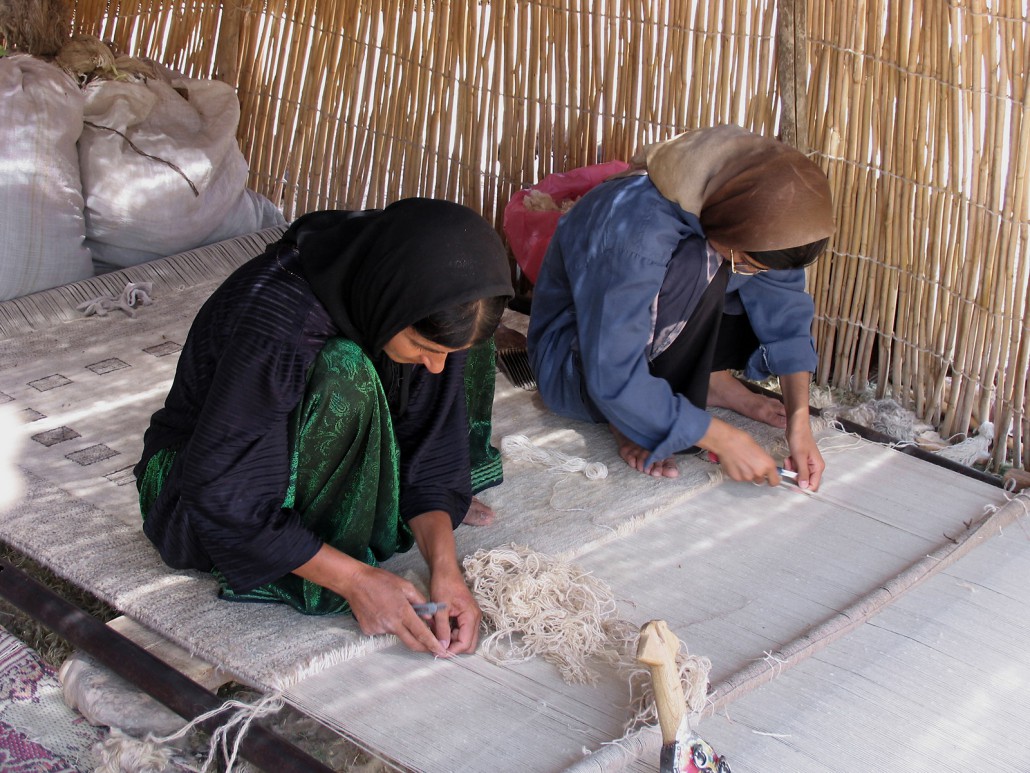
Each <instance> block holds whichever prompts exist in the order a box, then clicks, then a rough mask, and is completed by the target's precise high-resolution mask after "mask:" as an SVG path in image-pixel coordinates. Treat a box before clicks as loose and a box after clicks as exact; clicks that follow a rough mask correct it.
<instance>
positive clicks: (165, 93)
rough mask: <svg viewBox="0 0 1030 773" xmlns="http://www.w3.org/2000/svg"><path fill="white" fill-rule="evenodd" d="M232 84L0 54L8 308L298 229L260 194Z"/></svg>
mask: <svg viewBox="0 0 1030 773" xmlns="http://www.w3.org/2000/svg"><path fill="white" fill-rule="evenodd" d="M239 114H240V113H239V103H238V101H237V99H236V94H235V91H234V90H233V89H232V87H231V86H229V85H227V84H225V83H221V82H218V81H209V80H200V79H190V78H184V77H182V76H180V75H178V74H176V73H172V72H170V71H167V70H165V69H164V68H162V67H160V66H155V65H153V64H152V63H149V62H145V61H142V60H138V59H131V58H129V57H124V56H116V55H115V54H114V53H113V52H112V51H111V50H110V48H109V47H108V46H106V45H104V44H103V43H102V42H101V41H99V40H97V39H96V38H90V37H88V36H77V37H75V38H71V39H68V40H66V42H65V44H64V46H63V48H62V49H61V51H59V52H58V54H57V56H56V58H55V59H54V61H44V59H42V58H37V57H34V56H29V55H24V54H18V55H13V56H7V57H0V168H3V169H4V170H5V173H4V174H3V175H0V230H2V231H3V233H4V235H5V243H4V245H3V247H2V248H0V250H2V253H0V258H2V259H0V300H6V299H8V298H13V297H17V296H19V295H25V294H27V293H31V292H35V291H37V290H43V289H47V288H49V287H54V286H57V285H60V284H65V283H67V282H72V281H76V280H79V279H83V278H86V277H88V276H91V275H92V274H93V273H94V269H96V270H98V271H104V270H110V269H112V268H118V267H124V266H130V265H135V264H137V263H142V262H144V261H147V260H151V259H154V258H158V257H162V256H164V255H170V254H174V253H177V252H183V251H186V250H189V249H193V248H196V247H200V246H203V245H205V244H210V243H212V242H216V241H220V240H222V239H228V238H231V237H234V236H238V235H240V234H244V233H251V232H253V231H258V230H261V229H263V228H267V227H270V226H274V225H284V224H285V220H284V218H283V216H282V214H281V213H280V212H279V210H278V209H277V208H276V207H275V206H274V205H273V204H272V203H271V202H270V201H268V200H267V199H265V198H264V197H262V196H260V195H258V194H256V193H254V192H253V191H250V190H247V188H246V181H247V175H248V168H247V162H246V160H245V159H244V158H243V154H242V153H241V152H240V149H239V145H238V144H237V142H236V137H235V133H236V128H237V124H238V122H239Z"/></svg>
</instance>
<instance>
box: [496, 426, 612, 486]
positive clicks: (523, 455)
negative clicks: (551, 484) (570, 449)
mask: <svg viewBox="0 0 1030 773" xmlns="http://www.w3.org/2000/svg"><path fill="white" fill-rule="evenodd" d="M501 453H502V454H504V455H505V456H507V457H508V458H509V459H511V460H513V461H516V462H532V463H533V464H539V465H541V466H542V467H546V468H548V469H549V470H550V471H551V472H582V473H583V475H584V477H586V479H587V480H600V479H601V478H607V477H608V467H607V466H606V465H605V464H603V463H602V462H588V461H587V460H586V459H580V458H579V457H578V456H569V455H568V454H563V453H562V452H561V451H549V450H547V449H546V448H540V446H538V445H535V444H534V443H533V442H532V441H531V440H530V439H529V438H528V437H526V436H525V435H507V436H505V437H503V438H501Z"/></svg>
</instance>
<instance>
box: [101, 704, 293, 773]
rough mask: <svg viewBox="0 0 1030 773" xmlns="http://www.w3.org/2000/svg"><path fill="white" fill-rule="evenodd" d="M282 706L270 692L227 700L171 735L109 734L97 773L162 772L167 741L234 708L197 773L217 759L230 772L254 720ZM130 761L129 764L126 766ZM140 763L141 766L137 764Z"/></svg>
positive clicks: (209, 766)
mask: <svg viewBox="0 0 1030 773" xmlns="http://www.w3.org/2000/svg"><path fill="white" fill-rule="evenodd" d="M283 705H284V701H283V697H282V694H281V693H269V694H267V695H265V696H264V697H262V698H261V699H260V700H258V701H257V702H255V703H252V704H248V703H243V702H241V701H237V700H228V701H226V702H225V703H223V704H222V705H221V706H219V707H218V708H216V709H212V710H211V711H208V712H206V713H204V714H201V715H200V716H198V717H196V718H195V719H194V720H193V721H192V722H190V723H189V724H187V725H186V726H184V727H183V728H182V729H181V730H179V731H178V732H176V733H173V734H172V735H166V736H164V737H161V738H155V737H154V736H152V735H148V736H147V737H146V738H145V739H143V740H138V739H135V738H133V737H132V736H128V735H125V734H124V733H117V734H114V733H112V735H111V737H109V738H108V740H107V741H105V742H104V744H103V745H102V747H101V748H100V749H98V752H99V753H100V756H101V758H102V762H101V766H100V767H99V768H98V773H101V772H103V773H108V772H109V773H115V772H116V771H121V770H140V771H148V772H149V771H151V770H153V771H155V772H156V771H161V770H164V768H163V767H161V766H162V764H164V763H166V762H167V761H168V759H169V757H170V752H169V750H168V748H167V746H168V744H169V743H170V742H172V741H176V740H178V739H180V738H185V737H186V735H187V734H188V733H190V732H191V731H193V730H194V729H196V728H198V727H200V725H201V723H202V722H204V721H206V720H208V719H211V718H213V717H216V716H218V715H219V714H221V713H222V712H223V711H229V710H231V709H235V710H236V711H235V713H234V714H233V715H232V716H231V717H230V719H229V721H228V722H226V723H225V724H224V725H221V726H219V727H218V728H217V729H216V730H215V731H214V732H213V733H212V734H211V741H210V743H209V744H208V753H207V758H206V759H205V760H204V764H203V766H202V767H201V768H200V773H206V772H207V771H209V770H211V769H212V766H214V765H215V764H216V763H217V762H218V759H219V754H220V757H221V760H222V761H223V762H224V763H225V767H224V768H223V770H224V771H225V773H232V771H233V769H234V768H235V765H236V761H237V757H238V756H239V753H240V744H241V742H242V741H243V736H244V735H246V733H247V730H248V729H250V725H251V723H252V722H253V721H254V720H255V719H261V718H263V717H267V716H269V715H271V714H275V713H276V712H278V711H279V710H280V709H281V708H282V707H283ZM233 730H236V731H237V733H236V738H235V740H234V741H233V742H232V744H231V746H230V743H229V734H230V732H231V731H233ZM126 764H129V765H130V767H126ZM141 765H143V766H144V767H139V766H141Z"/></svg>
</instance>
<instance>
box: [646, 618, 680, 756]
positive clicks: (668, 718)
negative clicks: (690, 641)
mask: <svg viewBox="0 0 1030 773" xmlns="http://www.w3.org/2000/svg"><path fill="white" fill-rule="evenodd" d="M679 651H680V640H679V639H677V638H676V634H674V633H673V632H672V631H670V630H669V626H668V624H667V623H666V622H665V621H664V620H652V621H651V622H649V623H644V625H643V626H642V627H641V629H640V640H639V641H638V643H637V661H638V662H640V663H643V664H644V665H645V666H647V667H648V669H649V670H650V671H651V683H652V685H653V688H654V702H655V707H656V708H657V709H658V724H659V725H661V728H662V742H663V743H672V742H673V741H675V740H676V734H677V733H678V732H679V729H680V725H681V724H682V722H683V716H684V715H685V714H686V711H687V704H686V700H685V699H684V697H683V684H682V683H681V682H680V672H679V668H677V667H676V655H677V654H678V653H679Z"/></svg>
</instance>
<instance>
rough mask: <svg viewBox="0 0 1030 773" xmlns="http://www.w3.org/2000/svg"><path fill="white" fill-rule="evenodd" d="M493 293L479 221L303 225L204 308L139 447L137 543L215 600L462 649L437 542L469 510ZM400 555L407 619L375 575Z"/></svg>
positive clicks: (463, 595)
mask: <svg viewBox="0 0 1030 773" xmlns="http://www.w3.org/2000/svg"><path fill="white" fill-rule="evenodd" d="M511 295H512V289H511V282H510V275H509V269H508V262H507V257H506V254H505V250H504V248H503V246H502V244H501V242H500V239H499V237H498V236H497V234H496V233H495V232H494V230H493V229H492V228H491V227H490V226H489V224H487V223H486V221H485V220H483V218H481V217H479V216H478V215H476V214H475V213H474V212H472V211H471V210H469V209H467V208H465V207H462V206H459V205H457V204H452V203H449V202H444V201H436V200H431V199H405V200H403V201H399V202H396V203H395V204H392V205H390V206H388V207H387V208H386V209H383V210H366V211H363V212H345V211H330V212H315V213H312V214H309V215H305V216H304V217H302V218H300V219H299V220H298V221H296V222H295V223H294V224H293V225H292V226H291V227H290V229H289V230H288V231H287V232H286V234H285V235H284V236H283V238H282V239H281V240H280V241H279V242H277V243H275V244H273V245H270V247H269V248H268V250H267V251H266V252H265V253H264V254H263V255H261V256H259V257H257V258H254V259H253V260H251V261H249V262H248V263H246V264H244V265H243V266H241V267H240V268H239V269H238V270H237V271H235V272H234V273H233V274H232V275H231V276H230V277H229V278H228V279H227V280H226V281H225V282H224V283H223V284H222V285H221V287H219V288H218V289H217V290H216V291H215V293H214V294H213V295H212V296H211V298H210V299H208V301H207V302H206V303H205V304H204V306H203V307H202V308H201V310H200V312H199V313H198V315H197V318H196V320H195V321H194V323H193V326H192V328H191V330H190V334H189V336H188V338H187V340H186V344H185V346H184V348H183V351H182V353H181V356H180V360H179V364H178V367H177V370H176V374H175V379H174V381H173V383H172V387H171V390H170V392H169V395H168V398H167V400H166V402H165V406H164V407H163V408H162V409H161V410H159V411H157V412H156V413H155V414H154V416H153V418H152V420H151V425H150V428H149V429H148V431H147V433H146V436H145V437H144V451H143V457H142V459H141V461H140V463H139V465H137V468H136V474H137V479H138V485H139V488H140V505H141V509H142V511H143V517H144V531H145V533H146V534H147V536H148V537H149V538H150V539H151V540H152V541H153V542H154V544H155V545H156V546H157V548H158V550H159V552H160V553H161V556H162V558H163V559H164V560H165V562H166V563H168V564H169V565H171V566H173V567H176V568H194V569H200V570H204V571H214V572H215V574H216V576H217V577H218V578H219V581H220V583H221V585H222V595H223V597H225V598H229V599H234V600H261V601H281V602H285V603H289V604H292V605H293V606H294V607H296V608H297V609H299V610H301V611H303V612H307V613H312V614H322V613H330V612H339V611H344V610H346V609H347V608H349V609H350V610H351V611H352V612H353V613H354V615H355V617H356V618H357V620H358V622H359V624H360V625H361V628H362V630H363V631H364V632H365V633H368V634H380V633H392V634H396V635H397V636H398V637H399V638H400V639H401V640H402V641H403V642H404V643H405V644H406V645H407V646H409V647H410V648H412V649H414V650H417V651H429V652H432V653H434V654H435V655H438V656H440V655H446V654H454V653H459V652H470V651H472V650H474V649H475V645H476V637H477V630H478V626H479V620H480V611H479V609H478V607H477V605H476V603H475V601H474V600H473V598H472V596H471V594H470V593H469V591H468V588H467V587H466V585H465V583H464V580H463V578H462V575H461V569H460V567H459V566H458V561H457V557H456V555H455V547H454V537H453V528H455V527H456V526H457V525H458V524H459V523H461V521H462V519H463V518H464V516H465V514H466V512H467V511H468V509H469V505H470V502H471V501H472V492H471V483H470V458H469V435H470V433H469V420H468V416H467V412H466V390H465V365H466V359H467V357H468V352H469V349H470V348H471V347H473V346H475V345H477V344H480V343H481V342H484V341H488V339H490V337H491V336H492V334H493V332H494V329H495V328H496V326H497V323H498V321H499V319H500V315H501V313H502V311H503V309H504V303H505V300H506V299H507V298H509V297H511ZM413 542H415V543H417V544H418V546H419V549H420V551H421V552H422V554H423V556H424V557H425V559H426V562H427V564H428V565H429V569H430V575H431V579H430V585H429V592H430V596H431V598H432V599H433V600H434V601H437V602H443V603H445V604H446V609H445V611H441V612H439V613H437V614H436V615H435V616H434V617H433V619H432V629H430V628H429V627H427V626H426V625H425V623H424V622H422V620H420V618H419V617H418V615H416V613H415V612H414V611H413V609H412V606H411V605H412V604H414V603H421V602H424V601H425V598H424V597H423V596H422V594H421V593H420V592H419V591H418V590H417V589H416V588H415V586H413V585H412V584H411V583H409V582H407V581H406V580H403V579H401V578H400V577H398V576H396V575H394V574H392V573H390V572H387V571H385V570H383V569H380V568H378V566H377V564H378V562H379V561H382V560H384V559H386V558H388V557H389V556H390V555H392V554H393V553H395V552H398V551H403V550H407V549H408V548H409V547H410V546H411V545H412V543H413Z"/></svg>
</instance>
